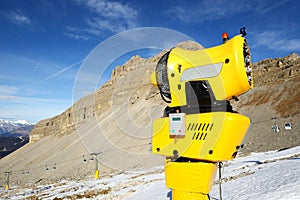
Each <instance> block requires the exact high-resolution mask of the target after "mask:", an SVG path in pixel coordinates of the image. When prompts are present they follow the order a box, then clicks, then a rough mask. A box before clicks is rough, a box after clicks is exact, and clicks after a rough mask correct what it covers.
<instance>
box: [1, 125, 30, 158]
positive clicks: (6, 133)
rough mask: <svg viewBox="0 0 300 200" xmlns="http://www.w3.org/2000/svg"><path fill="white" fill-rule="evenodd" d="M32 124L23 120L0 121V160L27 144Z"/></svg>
mask: <svg viewBox="0 0 300 200" xmlns="http://www.w3.org/2000/svg"><path fill="white" fill-rule="evenodd" d="M33 128H34V125H33V124H30V123H29V122H27V121H25V120H14V121H10V120H5V119H0V158H2V157H4V156H6V155H8V154H10V153H11V152H13V151H15V150H16V149H18V148H20V147H21V146H23V145H24V144H26V143H28V142H29V133H30V132H31V131H32V129H33Z"/></svg>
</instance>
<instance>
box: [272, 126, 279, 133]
mask: <svg viewBox="0 0 300 200" xmlns="http://www.w3.org/2000/svg"><path fill="white" fill-rule="evenodd" d="M272 131H273V132H275V133H279V131H280V129H279V126H278V125H277V124H274V125H273V126H272Z"/></svg>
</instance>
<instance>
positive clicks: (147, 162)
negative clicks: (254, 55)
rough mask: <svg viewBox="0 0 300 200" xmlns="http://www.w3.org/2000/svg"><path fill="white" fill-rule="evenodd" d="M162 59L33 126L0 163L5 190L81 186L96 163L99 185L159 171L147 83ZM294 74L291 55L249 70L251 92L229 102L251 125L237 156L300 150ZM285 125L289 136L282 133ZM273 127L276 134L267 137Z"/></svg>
mask: <svg viewBox="0 0 300 200" xmlns="http://www.w3.org/2000/svg"><path fill="white" fill-rule="evenodd" d="M163 54H164V52H161V53H160V54H158V55H156V56H154V57H152V58H148V59H144V58H141V57H139V56H134V57H132V58H131V59H130V60H129V61H128V62H127V63H125V64H124V65H122V66H117V67H116V68H115V70H114V71H113V72H112V76H111V79H110V80H109V81H108V82H106V83H105V84H103V85H102V86H101V87H100V88H99V89H98V90H96V91H95V92H94V93H92V94H89V95H87V96H86V97H84V98H82V99H80V100H78V101H77V102H75V103H74V105H73V106H71V107H70V108H68V109H66V111H64V112H63V113H61V114H60V115H57V116H54V117H52V118H49V119H44V120H42V121H40V122H38V123H37V124H36V125H35V127H34V129H33V130H32V132H31V133H30V142H29V144H27V145H25V146H24V147H22V148H20V149H18V150H17V151H15V152H13V153H12V154H10V155H8V156H6V157H4V158H3V159H1V160H0V168H1V169H3V170H12V171H13V174H14V176H13V179H12V184H15V185H22V184H32V185H35V184H37V183H39V184H42V183H48V182H59V181H61V180H83V179H87V178H90V177H91V176H92V175H93V174H94V171H95V166H96V165H95V163H96V161H95V160H96V158H97V159H98V161H99V166H98V167H99V169H100V177H103V176H110V175H112V174H117V173H122V172H124V171H128V170H138V169H149V168H151V167H154V166H158V165H162V163H163V158H162V157H161V156H155V155H153V154H151V153H150V152H149V147H150V143H151V125H152V120H153V119H155V118H157V117H160V116H162V114H163V110H164V107H165V106H166V104H165V103H164V102H163V101H162V99H161V97H160V95H159V91H158V90H157V89H156V88H154V87H153V86H152V85H151V84H150V83H149V77H150V74H151V73H152V72H153V71H154V69H155V66H156V64H157V62H158V60H159V59H160V57H161V56H162V55H163ZM299 69H300V58H299V56H298V55H297V54H291V55H288V56H286V57H283V58H275V59H272V58H269V59H265V60H263V61H260V62H257V63H255V64H254V65H253V70H254V75H255V77H254V82H255V86H254V89H253V90H251V91H249V92H248V93H246V94H244V95H242V96H240V97H239V101H237V102H235V101H233V102H232V103H233V107H234V109H235V110H238V111H239V112H240V113H241V114H244V115H247V116H249V117H250V118H251V120H252V125H251V127H250V129H249V131H248V134H247V136H246V138H245V140H244V146H245V147H244V148H243V149H242V151H241V153H242V154H249V153H251V152H256V151H257V152H265V151H269V150H278V149H286V148H290V147H294V146H299V145H300V137H299V134H298V132H297V130H299V128H300V127H299V123H298V122H299V117H300V114H299V113H300V112H299V111H300V110H299V109H300V105H299V102H300V99H299V97H300V90H299V88H300V80H299V79H300V74H299ZM287 122H288V123H291V124H292V129H291V130H286V129H285V124H286V123H287ZM274 125H277V126H278V127H279V128H280V131H279V132H274V131H272V126H274ZM49 169H51V171H50V170H49ZM24 170H26V172H28V173H26V175H24V174H23V172H24ZM0 181H3V182H4V181H5V180H4V177H0Z"/></svg>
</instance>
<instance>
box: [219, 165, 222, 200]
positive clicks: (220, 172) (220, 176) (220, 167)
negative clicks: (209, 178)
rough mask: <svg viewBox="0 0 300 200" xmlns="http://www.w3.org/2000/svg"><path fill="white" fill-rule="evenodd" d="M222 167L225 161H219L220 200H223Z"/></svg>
mask: <svg viewBox="0 0 300 200" xmlns="http://www.w3.org/2000/svg"><path fill="white" fill-rule="evenodd" d="M222 167H223V163H222V162H219V192H220V200H222V184H221V182H222Z"/></svg>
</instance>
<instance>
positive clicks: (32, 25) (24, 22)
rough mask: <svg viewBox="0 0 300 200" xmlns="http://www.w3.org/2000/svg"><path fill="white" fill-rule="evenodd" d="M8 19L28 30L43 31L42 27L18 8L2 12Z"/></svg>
mask: <svg viewBox="0 0 300 200" xmlns="http://www.w3.org/2000/svg"><path fill="white" fill-rule="evenodd" d="M4 16H5V17H6V19H7V20H8V21H10V22H11V23H13V24H16V25H18V26H20V27H22V28H25V29H27V30H29V31H34V32H35V31H43V30H44V28H43V27H42V26H41V25H40V23H39V22H38V21H37V20H35V19H34V18H32V17H30V16H28V15H26V14H24V13H23V12H22V11H21V10H20V9H16V10H14V11H11V12H6V13H4Z"/></svg>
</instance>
